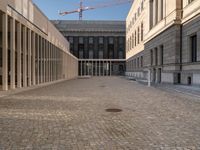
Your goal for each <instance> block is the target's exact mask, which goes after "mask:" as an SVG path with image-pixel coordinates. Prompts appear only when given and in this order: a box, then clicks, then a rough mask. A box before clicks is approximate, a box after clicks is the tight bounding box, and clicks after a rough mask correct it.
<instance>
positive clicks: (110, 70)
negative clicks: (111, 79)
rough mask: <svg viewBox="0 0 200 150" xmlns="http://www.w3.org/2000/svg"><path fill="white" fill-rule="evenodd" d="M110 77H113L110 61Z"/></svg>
mask: <svg viewBox="0 0 200 150" xmlns="http://www.w3.org/2000/svg"><path fill="white" fill-rule="evenodd" d="M110 76H112V62H111V61H110Z"/></svg>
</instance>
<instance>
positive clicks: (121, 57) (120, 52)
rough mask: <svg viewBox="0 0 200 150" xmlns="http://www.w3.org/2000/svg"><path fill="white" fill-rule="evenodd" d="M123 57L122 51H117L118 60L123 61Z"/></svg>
mask: <svg viewBox="0 0 200 150" xmlns="http://www.w3.org/2000/svg"><path fill="white" fill-rule="evenodd" d="M123 56H124V55H123V51H122V50H120V51H119V59H123Z"/></svg>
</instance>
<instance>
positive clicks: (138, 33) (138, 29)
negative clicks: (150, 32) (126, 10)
mask: <svg viewBox="0 0 200 150" xmlns="http://www.w3.org/2000/svg"><path fill="white" fill-rule="evenodd" d="M139 43H140V27H138V44H139Z"/></svg>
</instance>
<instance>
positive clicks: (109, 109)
mask: <svg viewBox="0 0 200 150" xmlns="http://www.w3.org/2000/svg"><path fill="white" fill-rule="evenodd" d="M121 111H122V110H121V109H118V108H108V109H106V112H121Z"/></svg>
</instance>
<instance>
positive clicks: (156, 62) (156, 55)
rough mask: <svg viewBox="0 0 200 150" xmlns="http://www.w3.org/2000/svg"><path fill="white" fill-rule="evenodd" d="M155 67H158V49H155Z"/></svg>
mask: <svg viewBox="0 0 200 150" xmlns="http://www.w3.org/2000/svg"><path fill="white" fill-rule="evenodd" d="M155 65H158V48H155Z"/></svg>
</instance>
